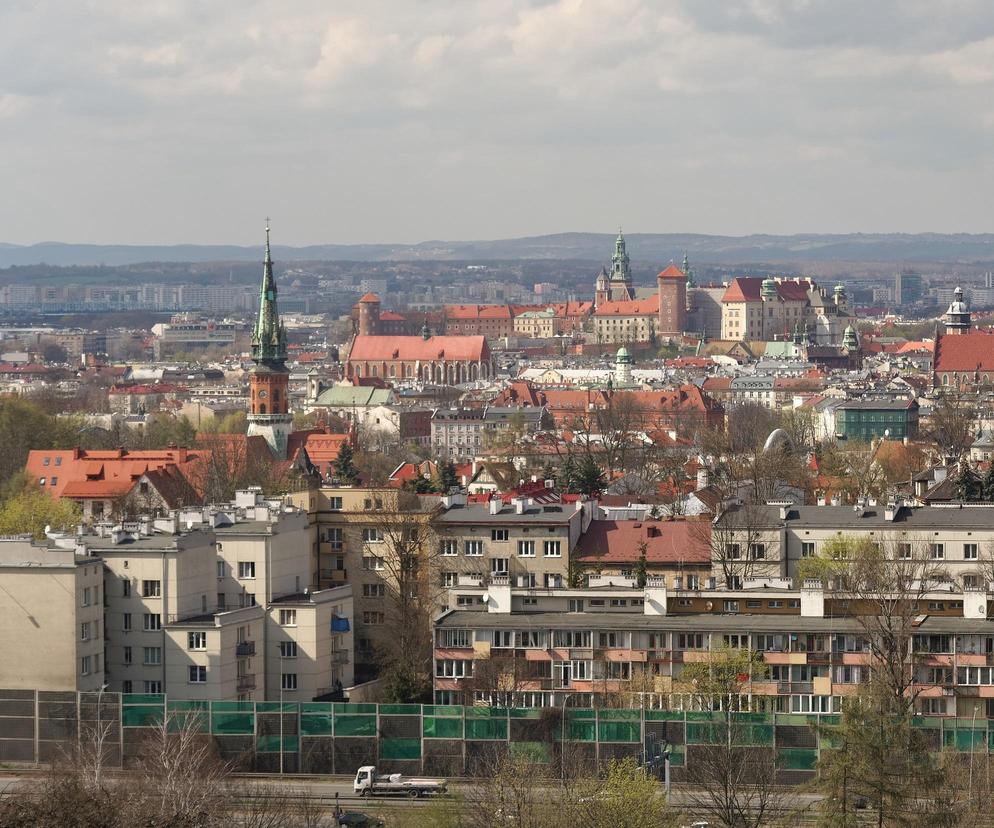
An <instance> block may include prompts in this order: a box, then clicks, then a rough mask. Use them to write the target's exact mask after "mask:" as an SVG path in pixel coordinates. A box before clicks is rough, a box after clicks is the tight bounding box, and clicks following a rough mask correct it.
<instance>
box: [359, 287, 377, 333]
mask: <svg viewBox="0 0 994 828" xmlns="http://www.w3.org/2000/svg"><path fill="white" fill-rule="evenodd" d="M357 307H358V308H359V328H358V333H359V335H360V336H379V334H380V297H379V296H377V295H376V294H375V293H367V294H366V295H365V296H363V297H362V299H360V300H359V304H358V305H357Z"/></svg>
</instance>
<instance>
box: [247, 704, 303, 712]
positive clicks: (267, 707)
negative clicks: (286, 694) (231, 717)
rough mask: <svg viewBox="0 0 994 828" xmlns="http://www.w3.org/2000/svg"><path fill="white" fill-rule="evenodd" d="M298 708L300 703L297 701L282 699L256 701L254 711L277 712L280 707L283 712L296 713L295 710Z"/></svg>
mask: <svg viewBox="0 0 994 828" xmlns="http://www.w3.org/2000/svg"><path fill="white" fill-rule="evenodd" d="M299 708H300V705H299V704H297V702H291V701H283V702H278V701H261V702H256V703H255V712H256V713H279V712H281V709H282V712H283V713H294V714H295V713H297V711H298V710H299Z"/></svg>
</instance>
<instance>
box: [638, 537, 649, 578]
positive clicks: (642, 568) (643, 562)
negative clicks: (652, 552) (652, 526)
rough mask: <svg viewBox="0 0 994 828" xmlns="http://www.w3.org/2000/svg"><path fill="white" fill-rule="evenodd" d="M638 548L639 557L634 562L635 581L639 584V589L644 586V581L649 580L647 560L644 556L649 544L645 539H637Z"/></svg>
mask: <svg viewBox="0 0 994 828" xmlns="http://www.w3.org/2000/svg"><path fill="white" fill-rule="evenodd" d="M638 550H639V557H638V561H636V563H635V583H637V584H638V585H639V589H642V588H643V587H645V582H646V581H647V580H649V566H648V564H649V562H648V560H647V556H646V553H647V552H648V551H649V544H648V543H646V542H645V541H639V545H638Z"/></svg>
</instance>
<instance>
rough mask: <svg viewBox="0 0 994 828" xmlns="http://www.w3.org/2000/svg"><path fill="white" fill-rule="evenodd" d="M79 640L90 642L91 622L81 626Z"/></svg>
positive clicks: (85, 622)
mask: <svg viewBox="0 0 994 828" xmlns="http://www.w3.org/2000/svg"><path fill="white" fill-rule="evenodd" d="M79 640H80V641H89V640H90V622H89V621H84V622H83V623H82V624H80V625H79Z"/></svg>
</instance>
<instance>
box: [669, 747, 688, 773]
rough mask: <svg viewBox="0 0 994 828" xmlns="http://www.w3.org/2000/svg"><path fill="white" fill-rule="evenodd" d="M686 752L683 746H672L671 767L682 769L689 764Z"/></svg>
mask: <svg viewBox="0 0 994 828" xmlns="http://www.w3.org/2000/svg"><path fill="white" fill-rule="evenodd" d="M686 750H687V749H686V748H685V747H684V746H683V745H670V767H677V768H682V767H683V766H684V765H685V764H686V763H687V755H686Z"/></svg>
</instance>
